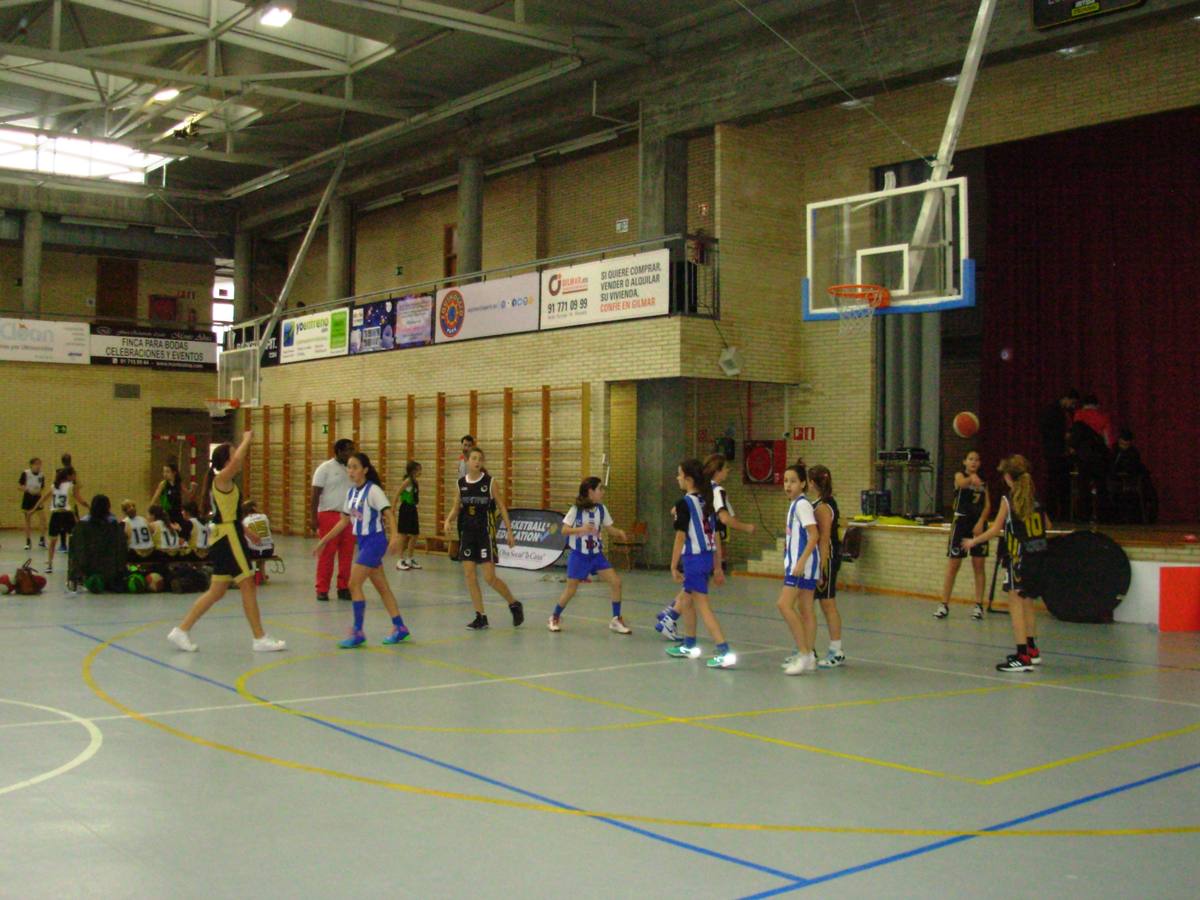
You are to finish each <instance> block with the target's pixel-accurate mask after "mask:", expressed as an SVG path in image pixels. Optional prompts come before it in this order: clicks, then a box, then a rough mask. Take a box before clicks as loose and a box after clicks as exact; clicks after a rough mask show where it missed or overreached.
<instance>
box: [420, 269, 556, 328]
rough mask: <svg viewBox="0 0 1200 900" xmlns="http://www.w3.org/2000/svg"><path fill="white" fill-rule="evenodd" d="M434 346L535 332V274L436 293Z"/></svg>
mask: <svg viewBox="0 0 1200 900" xmlns="http://www.w3.org/2000/svg"><path fill="white" fill-rule="evenodd" d="M434 312H435V315H434V323H433V336H434V342H435V343H438V344H446V343H451V342H453V341H469V340H473V339H474V338H481V337H495V336H496V335H500V334H520V333H521V332H524V331H537V330H538V275H537V272H529V273H527V274H525V275H514V276H513V277H512V278H497V279H495V280H494V281H481V282H479V283H477V284H464V285H463V286H462V287H453V288H444V289H442V290H440V291H438V292H437V308H436V309H435V311H434Z"/></svg>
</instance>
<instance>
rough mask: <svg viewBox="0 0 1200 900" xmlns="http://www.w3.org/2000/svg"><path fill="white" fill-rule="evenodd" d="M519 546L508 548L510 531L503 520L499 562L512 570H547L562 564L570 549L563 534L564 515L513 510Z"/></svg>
mask: <svg viewBox="0 0 1200 900" xmlns="http://www.w3.org/2000/svg"><path fill="white" fill-rule="evenodd" d="M508 517H509V519H511V520H512V525H513V535H514V536H515V537H516V540H517V545H516V546H515V547H513V548H511V549H510V548H509V546H508V529H507V528H505V527H504V522H503V520H501V522H500V525H499V527H498V528H497V529H496V562H497V563H498V564H499V565H502V566H506V567H508V568H510V569H545V568H546V567H547V566H552V565H554V564H555V563H556V562H558V558H559V557H560V556H562V553H563V550H564V549H565V548H566V546H567V539H566V537H565V536H564V535H563V533H562V520H563V514H562V513H560V512H554V510H551V509H510V510H509V511H508Z"/></svg>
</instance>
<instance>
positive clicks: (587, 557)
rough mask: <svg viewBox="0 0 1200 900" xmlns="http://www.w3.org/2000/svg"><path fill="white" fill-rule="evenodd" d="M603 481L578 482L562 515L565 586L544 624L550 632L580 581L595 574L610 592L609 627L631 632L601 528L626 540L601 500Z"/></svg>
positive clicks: (558, 626)
mask: <svg viewBox="0 0 1200 900" xmlns="http://www.w3.org/2000/svg"><path fill="white" fill-rule="evenodd" d="M603 500H604V484H603V483H602V482H601V481H600V479H599V478H597V477H596V476H595V475H593V476H592V477H591V478H585V479H583V481H582V482H581V483H580V485H579V496H578V497H576V498H575V503H574V505H573V506H572V507H571V508H570V509H568V510H567V514H566V515H565V516H563V528H562V533H563V534H565V535H566V536H567V547H568V548H569V549H570V551H571V553H570V555H569V556H568V557H567V586H566V587H565V588H563V592H562V596H561V597H559V598H558V605H557V606H555V607H554V612H553V614H552V615H551V616H550V623H549V625H548V626H547V627H549V629H550V630H551V631H562V614H563V610H564V609H566V608H567V604H568V603H570V602H571V598H572V597H574V596H575V592H576V591H577V590H579V582H581V581H585V580H587V579H588V578H590V577H592V576H593V575H595V576H596V577H597V578H599V579H600V580H601V581H603V582H605V583H607V584H608V587H609V589H610V590H611V591H612V619H611V620H609V623H608V627H609V629H610V630H612V631H615V632H616V633H617V634H630V633H631V629H630V628H629V626H628V625H626V624H625V620H624V619H623V618H621V578H620V576H619V575H617V573H616V572H614V571H613V567H612V565H611V564H610V563H609V561H608V560H607V559H606V558H605V556H604V529H605V528H607V529H608V530H609V531H611V532H612V533H613V534H614V535H616V537H617V539H618V540H621V541H624V540H628V538H627V537H626V536H625V532H623V531H622V530H621V529H620V528H616V527H614V526H613V517H612V514H611V513H610V512H609V511H608V508H607V507H606V506H605V505H604V503H603Z"/></svg>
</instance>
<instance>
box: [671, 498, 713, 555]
mask: <svg viewBox="0 0 1200 900" xmlns="http://www.w3.org/2000/svg"><path fill="white" fill-rule="evenodd" d="M672 514H673V515H674V517H675V530H676V531H681V532H683V534H684V542H683V555H684V556H699V555H700V554H702V553H712V552H713V550H715V549H716V546H717V522H716V518H715V517H714V516H711V515H706V514H705V512H704V498H703V497H701V496H700V495H699V494H684V495H683V497H681V498H680V500H679V502H678V503H676V504H675V507H674V510H673V511H672Z"/></svg>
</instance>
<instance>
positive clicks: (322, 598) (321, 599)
mask: <svg viewBox="0 0 1200 900" xmlns="http://www.w3.org/2000/svg"><path fill="white" fill-rule="evenodd" d="M317 602H318V603H328V602H329V594H317Z"/></svg>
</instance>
